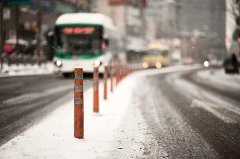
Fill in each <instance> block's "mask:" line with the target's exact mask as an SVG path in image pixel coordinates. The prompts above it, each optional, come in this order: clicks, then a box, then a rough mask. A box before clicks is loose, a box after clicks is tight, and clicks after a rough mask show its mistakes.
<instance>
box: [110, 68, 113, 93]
mask: <svg viewBox="0 0 240 159" xmlns="http://www.w3.org/2000/svg"><path fill="white" fill-rule="evenodd" d="M113 67H114V66H113V65H111V67H110V78H111V79H110V82H111V83H110V90H111V92H113Z"/></svg>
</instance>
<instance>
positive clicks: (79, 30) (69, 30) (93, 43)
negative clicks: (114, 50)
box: [56, 26, 103, 54]
mask: <svg viewBox="0 0 240 159" xmlns="http://www.w3.org/2000/svg"><path fill="white" fill-rule="evenodd" d="M56 31H57V33H56V34H57V46H58V48H59V47H60V48H64V49H63V50H65V53H71V54H89V53H91V54H98V53H102V31H103V29H102V27H100V26H87V27H86V26H84V27H80V26H79V27H62V28H58V29H56Z"/></svg>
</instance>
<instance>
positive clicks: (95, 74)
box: [93, 66, 99, 113]
mask: <svg viewBox="0 0 240 159" xmlns="http://www.w3.org/2000/svg"><path fill="white" fill-rule="evenodd" d="M98 88H99V75H98V67H97V66H95V67H94V72H93V112H95V113H98V112H99V92H98Z"/></svg>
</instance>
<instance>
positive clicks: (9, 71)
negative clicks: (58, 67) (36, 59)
mask: <svg viewBox="0 0 240 159" xmlns="http://www.w3.org/2000/svg"><path fill="white" fill-rule="evenodd" d="M53 72H54V67H53V64H52V63H51V62H48V63H44V64H41V65H38V64H33V65H32V64H18V65H16V64H12V65H10V66H8V65H7V64H3V70H2V72H0V77H8V76H24V75H40V74H51V73H53Z"/></svg>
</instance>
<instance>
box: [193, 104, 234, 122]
mask: <svg viewBox="0 0 240 159" xmlns="http://www.w3.org/2000/svg"><path fill="white" fill-rule="evenodd" d="M190 106H191V107H193V108H194V107H196V108H202V109H204V110H206V111H208V112H210V113H211V114H213V115H214V116H216V117H217V118H219V119H220V120H222V121H223V122H225V123H231V124H233V123H237V121H236V120H234V119H232V118H230V117H228V116H226V115H224V114H223V113H221V112H219V111H217V110H216V109H214V108H213V107H216V106H214V105H213V104H211V103H206V102H203V101H200V100H197V99H193V101H192V103H191V105H190Z"/></svg>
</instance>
